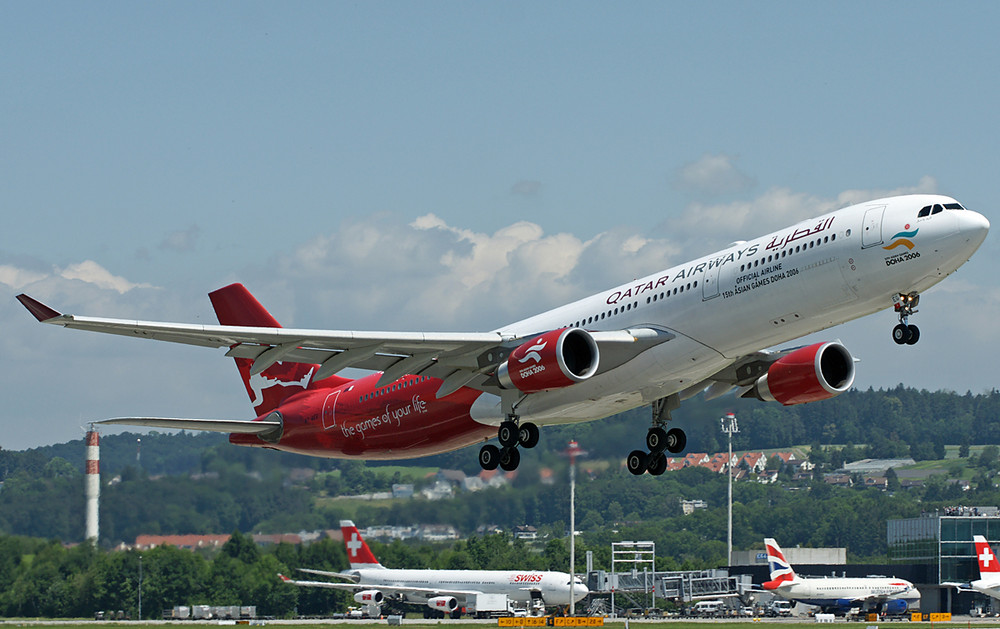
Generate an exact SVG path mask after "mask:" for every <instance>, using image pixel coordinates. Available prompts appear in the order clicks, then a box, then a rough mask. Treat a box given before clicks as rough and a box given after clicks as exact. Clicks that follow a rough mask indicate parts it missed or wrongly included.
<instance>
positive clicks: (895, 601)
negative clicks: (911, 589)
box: [885, 598, 910, 615]
mask: <svg viewBox="0 0 1000 629" xmlns="http://www.w3.org/2000/svg"><path fill="white" fill-rule="evenodd" d="M909 608H910V605H909V603H907V602H906V600H905V599H902V598H892V599H889V600H887V601H886V602H885V613H887V614H892V615H896V614H905V613H906V610H907V609H909Z"/></svg>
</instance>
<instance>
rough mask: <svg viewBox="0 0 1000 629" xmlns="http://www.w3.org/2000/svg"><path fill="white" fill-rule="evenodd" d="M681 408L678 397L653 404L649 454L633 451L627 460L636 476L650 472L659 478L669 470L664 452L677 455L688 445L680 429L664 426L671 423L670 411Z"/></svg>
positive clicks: (626, 463)
mask: <svg viewBox="0 0 1000 629" xmlns="http://www.w3.org/2000/svg"><path fill="white" fill-rule="evenodd" d="M678 406H680V398H678V397H677V395H671V396H668V397H664V398H660V399H658V400H656V401H655V402H653V405H652V410H653V426H652V427H651V428H650V429H649V432H647V433H646V447H647V448H649V453H648V454H647V453H646V452H644V451H643V450H633V451H632V452H629V455H628V457H627V458H626V459H625V467H626V468H628V471H629V472H631V473H632V474H635V475H636V476H639V475H641V474H643V473H644V472H649V473H650V474H652V475H654V476H659V475H660V474H662V473H663V472H665V471H666V469H667V455H666V454H664V450H666V451H667V452H670V453H671V454H677V453H678V452H681V451H682V450H683V449H684V446H686V445H687V436H686V435H685V434H684V431H683V430H681V429H680V428H671V429H670V430H666V429H664V425H666V423H667V422H668V421H670V419H671V418H670V411H671V410H673V409H675V408H677V407H678Z"/></svg>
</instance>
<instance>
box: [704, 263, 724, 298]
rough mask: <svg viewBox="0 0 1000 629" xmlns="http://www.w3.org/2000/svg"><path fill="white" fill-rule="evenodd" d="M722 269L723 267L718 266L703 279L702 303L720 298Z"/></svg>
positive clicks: (707, 272)
mask: <svg viewBox="0 0 1000 629" xmlns="http://www.w3.org/2000/svg"><path fill="white" fill-rule="evenodd" d="M720 269H722V265H716V266H714V267H712V268H710V269H708V270H707V271H705V275H704V276H702V278H701V286H702V289H701V290H702V293H701V299H702V301H708V300H709V299H714V298H716V297H718V296H719V270H720Z"/></svg>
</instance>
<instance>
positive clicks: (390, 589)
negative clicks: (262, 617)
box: [278, 570, 482, 598]
mask: <svg viewBox="0 0 1000 629" xmlns="http://www.w3.org/2000/svg"><path fill="white" fill-rule="evenodd" d="M303 572H310V571H307V570H303ZM278 576H279V577H280V578H281V580H282V581H284V582H285V583H291V584H292V585H297V586H300V587H318V588H328V589H333V590H346V591H349V592H360V591H361V590H379V591H380V592H383V593H389V594H397V595H400V596H405V595H407V594H414V595H417V596H426V597H427V598H432V597H434V596H454V597H456V598H466V597H472V596H476V595H478V594H482V590H452V589H448V588H422V587H415V586H408V585H381V584H375V583H334V582H332V581H297V580H295V579H290V578H288V577H286V576H285V575H283V574H279V575H278Z"/></svg>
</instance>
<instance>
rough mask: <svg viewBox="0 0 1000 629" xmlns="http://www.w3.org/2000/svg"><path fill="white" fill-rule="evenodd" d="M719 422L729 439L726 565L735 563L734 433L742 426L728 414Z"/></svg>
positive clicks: (733, 416)
mask: <svg viewBox="0 0 1000 629" xmlns="http://www.w3.org/2000/svg"><path fill="white" fill-rule="evenodd" d="M719 422H720V423H721V425H722V432H724V433H726V436H727V437H728V438H729V458H728V459H726V466H727V467H728V468H729V531H728V537H727V538H726V565H727V566H730V565H732V563H733V433H734V432H739V431H740V425H739V424H738V423H737V422H736V415H734V414H733V413H726V416H725V417H723V418H721V419H720V420H719Z"/></svg>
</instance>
